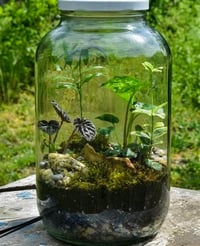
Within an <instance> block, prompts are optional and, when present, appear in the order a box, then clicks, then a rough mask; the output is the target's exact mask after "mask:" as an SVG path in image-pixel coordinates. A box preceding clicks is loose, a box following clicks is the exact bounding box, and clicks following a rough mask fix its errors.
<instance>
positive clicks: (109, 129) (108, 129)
mask: <svg viewBox="0 0 200 246" xmlns="http://www.w3.org/2000/svg"><path fill="white" fill-rule="evenodd" d="M113 130H114V127H113V126H109V127H101V128H99V129H98V133H99V134H101V135H103V136H109V135H110V134H111V132H112V131H113Z"/></svg>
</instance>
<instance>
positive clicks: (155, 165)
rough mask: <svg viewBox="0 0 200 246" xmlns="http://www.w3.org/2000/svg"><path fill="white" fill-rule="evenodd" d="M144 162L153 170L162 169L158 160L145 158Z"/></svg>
mask: <svg viewBox="0 0 200 246" xmlns="http://www.w3.org/2000/svg"><path fill="white" fill-rule="evenodd" d="M145 164H146V165H147V166H148V167H151V168H153V169H154V170H156V171H161V170H162V165H161V164H160V163H159V162H155V161H152V160H150V159H147V160H146V161H145Z"/></svg>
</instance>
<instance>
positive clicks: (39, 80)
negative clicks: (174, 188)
mask: <svg viewBox="0 0 200 246" xmlns="http://www.w3.org/2000/svg"><path fill="white" fill-rule="evenodd" d="M59 8H60V9H61V21H60V23H59V25H58V26H57V27H56V28H54V29H53V30H52V31H50V32H49V33H48V34H47V35H46V36H45V37H44V38H43V39H42V41H41V42H40V44H39V46H38V49H37V53H36V159H37V168H36V173H37V175H36V176H37V198H38V208H39V211H40V214H41V215H42V216H43V222H44V225H45V227H46V229H47V231H48V232H49V233H50V234H51V235H53V236H54V237H56V238H58V239H60V240H63V241H65V242H66V243H70V244H74V245H88V246H89V245H102V246H106V245H115V246H117V245H134V244H137V243H139V242H146V241H148V240H150V239H151V238H153V237H154V236H155V235H156V234H157V232H158V230H159V228H160V226H161V224H162V223H163V220H164V218H165V216H166V214H167V211H168V205H169V154H170V74H171V64H170V52H169V48H168V45H167V43H166V41H165V40H164V39H163V37H162V36H161V35H160V34H159V33H158V32H156V31H154V30H153V29H152V28H150V27H149V26H148V24H147V22H146V20H145V11H146V9H148V1H146V0H143V1H139V0H135V1H134V0H132V1H124V2H123V5H121V4H120V1H117V0H116V1H106V3H105V1H103V0H100V1H84V0H82V1H81V0H76V1H69V0H64V1H59Z"/></svg>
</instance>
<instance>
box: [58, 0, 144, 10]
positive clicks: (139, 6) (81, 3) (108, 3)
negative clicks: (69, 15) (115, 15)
mask: <svg viewBox="0 0 200 246" xmlns="http://www.w3.org/2000/svg"><path fill="white" fill-rule="evenodd" d="M58 7H59V9H60V10H69V11H73V10H84V11H121V10H147V9H149V0H58Z"/></svg>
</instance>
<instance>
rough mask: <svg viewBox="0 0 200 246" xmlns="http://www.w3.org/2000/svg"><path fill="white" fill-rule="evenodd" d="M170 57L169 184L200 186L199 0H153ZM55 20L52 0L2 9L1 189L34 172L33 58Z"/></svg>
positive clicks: (151, 17)
mask: <svg viewBox="0 0 200 246" xmlns="http://www.w3.org/2000/svg"><path fill="white" fill-rule="evenodd" d="M147 18H148V21H149V23H150V25H151V26H153V27H154V28H155V29H157V30H158V31H160V32H161V33H162V34H163V36H164V37H165V38H166V40H167V41H168V43H169V45H170V47H171V51H172V57H173V81H172V105H173V107H172V168H171V180H172V185H174V186H179V187H185V188H192V189H199V188H200V113H199V108H200V80H199V78H200V69H199V64H200V45H199V40H200V2H199V1H193V0H182V1H180V0H151V11H149V13H148V15H147ZM58 22H59V12H58V10H57V1H56V0H46V1H41V0H23V1H19V0H18V1H14V0H10V1H8V3H6V4H4V5H2V6H1V7H0V103H1V104H0V168H1V172H0V185H2V184H5V183H7V182H10V181H13V180H15V179H18V178H21V177H24V176H26V175H28V174H30V173H32V172H34V138H33V135H34V54H35V50H36V47H37V44H38V42H39V41H40V40H41V38H42V36H44V35H45V33H46V32H47V31H48V30H50V29H52V28H53V27H54V26H55V25H57V23H58Z"/></svg>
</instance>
